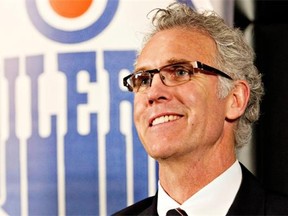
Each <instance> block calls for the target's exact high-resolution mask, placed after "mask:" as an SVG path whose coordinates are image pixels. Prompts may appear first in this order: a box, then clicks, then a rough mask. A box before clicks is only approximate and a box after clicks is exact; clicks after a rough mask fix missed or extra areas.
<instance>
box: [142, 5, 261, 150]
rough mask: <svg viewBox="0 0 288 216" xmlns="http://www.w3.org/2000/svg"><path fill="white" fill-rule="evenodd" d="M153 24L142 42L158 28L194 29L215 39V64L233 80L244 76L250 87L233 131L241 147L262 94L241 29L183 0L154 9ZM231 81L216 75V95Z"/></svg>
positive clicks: (247, 139) (230, 85) (225, 91)
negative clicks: (217, 84)
mask: <svg viewBox="0 0 288 216" xmlns="http://www.w3.org/2000/svg"><path fill="white" fill-rule="evenodd" d="M152 24H153V26H154V28H153V30H152V32H151V33H150V34H149V35H147V36H146V38H145V40H144V43H146V42H148V41H149V39H150V38H151V37H152V36H153V35H155V34H156V33H157V32H159V31H162V30H167V29H172V28H184V29H194V30H195V29H197V30H198V31H202V32H204V33H206V34H208V35H209V36H210V37H211V38H212V39H213V40H214V41H215V43H216V46H217V54H216V59H215V63H216V64H217V67H218V68H219V69H220V70H222V71H225V72H227V73H228V74H229V75H230V76H231V77H233V79H234V81H235V80H246V81H247V83H248V84H249V87H250V98H249V101H248V105H247V107H246V110H245V113H244V114H243V115H242V116H241V117H240V119H239V120H238V124H237V127H236V129H235V131H234V135H235V147H236V148H240V147H242V146H243V145H245V144H247V143H249V142H250V140H251V137H252V125H253V123H254V122H255V121H257V120H258V118H259V115H260V101H261V98H262V96H263V94H264V88H263V83H262V81H261V74H259V72H258V70H257V68H256V67H255V65H254V58H255V54H254V51H253V49H252V48H251V47H250V46H248V45H247V43H246V42H245V38H244V36H243V33H242V32H241V31H240V30H239V29H237V28H231V27H229V26H228V25H226V24H225V22H224V20H223V19H222V18H221V17H219V16H218V15H217V14H216V13H214V12H211V11H206V12H202V13H198V12H196V11H194V10H193V9H192V8H190V7H188V6H187V5H185V4H181V3H173V4H171V5H169V6H168V7H167V8H166V9H157V11H156V13H155V15H154V17H153V19H152ZM233 86H234V82H233V81H230V80H227V79H225V78H222V77H219V92H218V93H219V96H220V97H221V98H224V97H225V96H227V95H228V93H229V91H230V90H231V89H232V88H233Z"/></svg>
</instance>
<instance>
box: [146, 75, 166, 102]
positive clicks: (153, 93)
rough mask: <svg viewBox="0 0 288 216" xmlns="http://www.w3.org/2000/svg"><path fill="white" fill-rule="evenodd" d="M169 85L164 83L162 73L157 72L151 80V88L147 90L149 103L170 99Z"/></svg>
mask: <svg viewBox="0 0 288 216" xmlns="http://www.w3.org/2000/svg"><path fill="white" fill-rule="evenodd" d="M168 88H169V87H168V86H166V85H164V83H163V82H162V80H161V78H160V75H159V74H155V75H154V76H153V80H152V82H151V86H150V88H149V89H148V90H147V99H148V104H150V105H152V104H154V103H156V102H157V103H159V102H164V101H167V100H169V98H170V94H169V91H168Z"/></svg>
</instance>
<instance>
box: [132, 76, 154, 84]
mask: <svg viewBox="0 0 288 216" xmlns="http://www.w3.org/2000/svg"><path fill="white" fill-rule="evenodd" d="M150 79H151V78H150V74H149V73H138V74H135V76H134V79H133V84H134V86H138V87H141V86H147V85H150Z"/></svg>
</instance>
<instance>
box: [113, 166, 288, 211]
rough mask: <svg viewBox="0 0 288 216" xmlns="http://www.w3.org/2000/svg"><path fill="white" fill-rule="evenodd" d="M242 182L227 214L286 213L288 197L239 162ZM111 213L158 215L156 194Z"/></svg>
mask: <svg viewBox="0 0 288 216" xmlns="http://www.w3.org/2000/svg"><path fill="white" fill-rule="evenodd" d="M241 168H242V176H243V177H242V182H241V185H240V188H239V191H238V193H237V195H236V197H235V200H234V202H233V203H232V205H231V207H230V209H229V211H228V213H227V215H288V198H287V197H284V196H281V195H276V194H273V193H269V192H267V191H265V190H264V189H263V188H262V187H261V185H260V184H259V183H258V182H257V180H256V178H255V177H254V176H253V175H252V174H251V173H250V172H249V171H248V170H247V169H246V168H245V167H244V166H243V165H242V164H241ZM113 215H115V216H116V215H158V214H157V194H156V195H155V196H153V197H149V198H147V199H144V200H142V201H140V202H138V203H135V204H134V205H131V206H129V207H127V208H125V209H123V210H121V211H119V212H116V213H115V214H113Z"/></svg>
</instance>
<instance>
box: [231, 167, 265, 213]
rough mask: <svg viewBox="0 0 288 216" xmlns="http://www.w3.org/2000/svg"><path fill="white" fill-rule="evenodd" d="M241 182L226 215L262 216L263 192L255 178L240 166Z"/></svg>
mask: <svg viewBox="0 0 288 216" xmlns="http://www.w3.org/2000/svg"><path fill="white" fill-rule="evenodd" d="M240 165H241V169H242V182H241V185H240V188H239V191H238V192H237V195H236V197H235V200H234V202H233V203H232V205H231V207H230V209H229V211H228V213H227V215H248V214H249V215H263V214H264V208H265V206H264V205H265V192H264V190H263V188H261V187H260V184H259V183H258V182H257V180H256V178H255V177H254V176H253V175H252V174H251V173H250V172H249V171H248V170H247V169H246V168H245V167H244V166H243V165H242V164H240Z"/></svg>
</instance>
